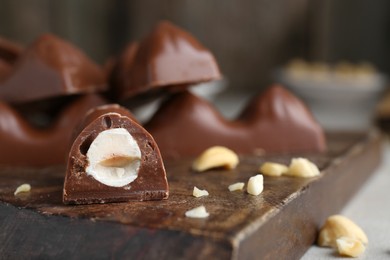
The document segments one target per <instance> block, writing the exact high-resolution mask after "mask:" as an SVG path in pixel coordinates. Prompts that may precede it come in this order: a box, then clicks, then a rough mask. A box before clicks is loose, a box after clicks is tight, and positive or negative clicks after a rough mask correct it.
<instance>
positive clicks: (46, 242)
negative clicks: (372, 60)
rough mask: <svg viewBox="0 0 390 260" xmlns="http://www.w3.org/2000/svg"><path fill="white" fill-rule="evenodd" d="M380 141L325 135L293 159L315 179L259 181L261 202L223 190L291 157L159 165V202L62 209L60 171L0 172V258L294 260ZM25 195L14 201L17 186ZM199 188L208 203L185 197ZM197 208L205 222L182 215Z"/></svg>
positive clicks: (355, 184) (374, 158) (366, 168)
mask: <svg viewBox="0 0 390 260" xmlns="http://www.w3.org/2000/svg"><path fill="white" fill-rule="evenodd" d="M380 141H381V138H380V136H379V134H378V133H376V132H375V131H372V132H370V134H368V135H367V134H351V133H349V134H333V135H329V137H328V143H329V151H328V152H327V153H326V154H317V155H310V154H301V155H302V156H305V157H307V158H309V159H311V160H312V161H314V162H315V163H316V164H317V165H318V166H319V167H320V169H321V171H322V173H321V175H320V176H319V177H315V178H309V179H301V178H293V177H265V183H264V187H265V188H264V191H263V193H262V194H261V195H259V196H257V197H256V196H251V195H249V194H247V193H246V192H229V191H228V189H227V187H228V185H230V184H232V183H235V182H238V181H242V182H245V183H246V182H247V180H248V178H249V177H251V176H253V175H255V174H256V173H257V169H258V167H259V165H261V163H262V162H264V161H277V162H282V163H288V162H289V161H290V159H291V158H292V157H295V156H297V155H278V156H276V155H275V156H266V157H265V156H263V157H242V158H241V161H240V164H239V166H238V168H237V169H235V170H232V171H221V170H215V171H210V172H206V173H201V174H198V173H194V172H192V171H191V170H190V165H191V163H192V160H191V159H188V160H183V161H180V162H166V169H167V174H168V180H169V184H170V198H169V200H166V201H152V202H131V203H130V202H129V203H113V204H104V205H80V206H66V205H63V204H62V203H61V196H62V184H63V178H64V169H63V168H62V167H58V168H50V169H44V170H42V169H41V170H33V169H15V168H6V167H3V168H1V169H0V221H1V222H0V228H1V232H0V256H2V257H1V258H2V259H3V258H4V259H7V258H10V259H11V258H12V259H22V258H26V257H29V258H40V259H42V258H52V257H61V258H69V257H72V259H107V258H126V259H155V258H156V259H157V258H158V259H229V258H231V259H286V258H289V259H293V258H299V257H300V256H301V255H302V254H304V252H305V251H306V250H307V249H308V248H309V247H310V246H311V245H312V244H313V242H314V241H315V238H316V234H317V229H318V227H319V226H320V225H321V224H322V223H323V221H324V219H325V218H326V217H327V216H329V215H330V214H335V213H338V212H339V211H340V210H341V208H342V207H343V206H344V205H345V204H346V202H347V201H348V200H349V199H350V198H351V196H352V195H353V194H354V193H355V192H356V191H357V190H358V189H359V187H361V185H363V184H364V182H365V180H366V179H367V178H368V177H369V176H370V174H371V173H372V172H373V170H374V169H375V168H376V166H377V165H378V164H379V162H380V158H381V147H380V143H381V142H380ZM22 183H30V184H31V186H32V190H31V192H30V193H27V194H20V195H18V196H14V195H13V193H14V191H15V189H16V187H18V186H19V185H20V184H22ZM194 186H197V187H199V188H202V189H207V190H208V191H209V193H210V196H208V197H202V198H195V197H192V196H191V194H192V189H193V187H194ZM199 205H204V206H206V208H207V210H208V211H209V213H210V217H208V218H207V219H190V218H186V217H185V216H184V213H185V211H187V210H189V209H191V208H194V207H196V206H199ZM210 257H212V258H210Z"/></svg>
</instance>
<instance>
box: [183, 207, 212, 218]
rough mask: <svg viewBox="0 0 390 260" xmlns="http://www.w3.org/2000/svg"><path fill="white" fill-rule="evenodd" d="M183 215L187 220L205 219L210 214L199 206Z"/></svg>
mask: <svg viewBox="0 0 390 260" xmlns="http://www.w3.org/2000/svg"><path fill="white" fill-rule="evenodd" d="M185 215H186V217H187V218H207V217H208V216H209V215H210V214H209V213H208V212H207V211H206V208H205V207H204V206H200V207H197V208H194V209H191V210H188V211H186V213H185Z"/></svg>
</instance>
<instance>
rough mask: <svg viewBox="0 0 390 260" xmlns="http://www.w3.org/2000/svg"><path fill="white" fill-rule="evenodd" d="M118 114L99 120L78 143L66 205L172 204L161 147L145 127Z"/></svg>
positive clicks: (71, 160) (73, 152)
mask: <svg viewBox="0 0 390 260" xmlns="http://www.w3.org/2000/svg"><path fill="white" fill-rule="evenodd" d="M117 112H118V111H116V112H113V113H105V114H103V115H98V117H97V118H95V120H93V121H92V122H91V123H89V124H88V125H87V126H86V127H85V128H84V129H83V130H82V131H81V133H80V134H79V136H78V137H77V138H76V140H75V141H74V143H73V146H72V148H71V151H70V153H69V160H68V167H67V170H66V177H65V182H64V191H63V201H64V203H66V204H90V203H106V202H120V201H131V200H136V201H144V200H161V199H166V198H168V194H169V190H168V182H167V178H166V173H165V168H164V164H163V161H162V158H161V155H160V151H159V148H158V147H157V144H156V142H155V141H154V139H153V137H152V136H151V135H150V134H149V133H148V132H147V131H146V130H145V129H144V128H143V127H142V126H140V125H139V124H138V123H136V122H135V121H134V120H132V119H131V118H130V117H128V116H126V115H122V114H119V113H117Z"/></svg>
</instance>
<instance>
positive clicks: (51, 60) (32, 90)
mask: <svg viewBox="0 0 390 260" xmlns="http://www.w3.org/2000/svg"><path fill="white" fill-rule="evenodd" d="M105 89H107V82H106V75H105V72H104V71H103V70H102V68H100V67H99V66H97V65H96V64H95V63H93V62H92V61H91V60H90V59H89V58H88V57H87V56H85V54H84V53H82V52H81V51H80V50H79V49H77V48H76V47H75V46H73V45H71V44H70V43H68V42H66V41H64V40H62V39H60V38H58V37H56V36H53V35H50V34H45V35H42V36H41V37H39V38H38V39H37V40H36V41H35V42H34V43H33V44H32V45H30V46H29V47H28V48H27V49H26V50H25V51H24V52H23V53H22V54H21V56H20V58H19V59H18V60H17V62H16V63H15V65H14V67H13V70H12V72H11V73H10V74H9V75H8V76H7V77H6V78H4V79H3V80H2V82H1V83H0V99H1V100H3V101H6V102H8V103H23V102H30V101H34V100H40V99H45V98H50V97H55V96H64V95H72V94H80V93H95V92H98V91H103V90H105Z"/></svg>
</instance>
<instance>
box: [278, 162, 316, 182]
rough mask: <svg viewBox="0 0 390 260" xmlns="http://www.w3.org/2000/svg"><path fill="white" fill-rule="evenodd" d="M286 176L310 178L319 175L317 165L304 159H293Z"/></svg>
mask: <svg viewBox="0 0 390 260" xmlns="http://www.w3.org/2000/svg"><path fill="white" fill-rule="evenodd" d="M286 175H290V176H294V177H302V178H310V177H314V176H317V175H320V170H319V169H318V167H317V165H315V164H314V163H312V162H311V161H309V160H308V159H306V158H293V159H292V160H291V163H290V166H289V168H288V172H287V173H286Z"/></svg>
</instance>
